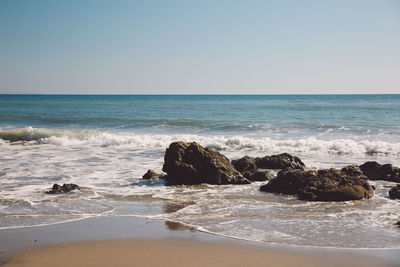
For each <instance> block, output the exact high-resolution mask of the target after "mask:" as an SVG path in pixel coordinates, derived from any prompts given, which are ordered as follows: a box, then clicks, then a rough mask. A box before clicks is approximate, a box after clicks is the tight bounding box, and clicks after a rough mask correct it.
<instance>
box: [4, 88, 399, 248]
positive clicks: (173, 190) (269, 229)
mask: <svg viewBox="0 0 400 267" xmlns="http://www.w3.org/2000/svg"><path fill="white" fill-rule="evenodd" d="M173 141H196V142H198V143H199V144H201V145H203V146H206V147H209V148H212V149H215V150H218V151H219V152H221V153H222V154H224V155H226V156H227V157H228V158H229V159H230V160H233V159H237V158H240V157H242V156H245V155H249V156H266V155H273V154H278V153H283V152H287V153H290V154H292V155H295V156H297V157H299V158H300V159H302V160H303V162H304V163H305V164H306V166H307V167H309V168H313V169H321V168H331V167H335V168H341V167H343V166H346V165H350V164H362V163H364V162H365V161H370V160H376V161H378V162H379V163H391V164H394V165H395V166H400V157H399V156H400V95H0V229H10V228H18V227H31V226H41V225H49V224H56V223H63V222H67V221H73V220H82V219H84V218H88V217H95V216H137V217H144V218H149V219H155V220H161V221H165V222H166V226H167V227H170V228H171V229H172V230H173V229H175V228H174V226H176V225H177V224H174V222H175V223H180V224H183V225H185V226H188V227H191V228H194V229H198V230H200V231H204V232H208V233H212V234H216V235H221V236H228V237H232V238H237V239H244V240H250V241H257V242H263V243H268V244H280V245H293V246H297V245H298V246H316V247H344V248H382V249H385V248H400V230H399V229H398V228H397V227H396V226H395V225H394V224H395V223H396V222H397V221H399V220H400V214H399V210H400V202H399V201H398V200H391V199H389V198H388V190H389V188H390V187H392V186H394V185H395V184H394V183H391V182H385V181H371V184H373V185H374V186H375V187H376V192H375V196H374V197H373V198H371V199H367V200H361V201H346V202H339V203H333V202H307V201H300V200H297V199H296V197H293V196H283V195H275V194H268V193H263V192H260V191H259V187H260V186H261V185H263V184H265V182H254V183H252V184H250V185H222V186H216V185H205V184H204V185H198V186H165V185H164V183H163V182H162V181H144V180H142V179H141V177H142V175H143V174H144V173H145V172H146V171H147V170H148V169H153V170H155V171H157V172H160V171H161V168H162V164H163V156H164V153H165V149H166V148H167V147H168V145H169V144H170V143H171V142H173ZM54 183H59V184H63V183H76V184H79V185H80V186H81V187H82V190H80V191H76V192H73V193H70V194H65V195H48V194H45V191H46V190H48V189H50V188H51V186H52V185H53V184H54ZM171 222H173V223H171Z"/></svg>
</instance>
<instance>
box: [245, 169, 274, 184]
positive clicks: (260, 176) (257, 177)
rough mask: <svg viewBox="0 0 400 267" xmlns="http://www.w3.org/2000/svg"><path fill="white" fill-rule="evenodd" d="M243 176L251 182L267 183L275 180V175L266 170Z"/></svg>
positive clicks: (247, 173)
mask: <svg viewBox="0 0 400 267" xmlns="http://www.w3.org/2000/svg"><path fill="white" fill-rule="evenodd" d="M243 176H244V177H246V178H247V179H249V180H250V181H252V182H257V181H258V182H260V181H269V180H272V179H273V178H275V175H274V174H273V173H272V172H271V171H268V170H264V171H256V172H245V173H243Z"/></svg>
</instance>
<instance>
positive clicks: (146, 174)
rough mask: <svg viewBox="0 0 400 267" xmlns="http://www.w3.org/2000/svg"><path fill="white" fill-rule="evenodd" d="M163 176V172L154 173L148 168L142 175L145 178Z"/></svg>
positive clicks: (160, 177)
mask: <svg viewBox="0 0 400 267" xmlns="http://www.w3.org/2000/svg"><path fill="white" fill-rule="evenodd" d="M164 177H165V174H162V173H156V172H155V171H153V170H148V171H147V172H146V173H145V174H144V175H143V176H142V178H143V179H146V180H156V179H163V178H164Z"/></svg>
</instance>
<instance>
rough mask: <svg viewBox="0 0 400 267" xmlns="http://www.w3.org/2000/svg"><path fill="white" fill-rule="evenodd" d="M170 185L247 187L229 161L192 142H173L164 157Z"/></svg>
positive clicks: (244, 179) (164, 166) (246, 181)
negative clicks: (232, 185)
mask: <svg viewBox="0 0 400 267" xmlns="http://www.w3.org/2000/svg"><path fill="white" fill-rule="evenodd" d="M163 171H164V172H166V173H167V175H166V176H165V177H164V179H165V180H166V182H167V184H169V185H173V184H186V185H194V184H201V183H208V184H248V183H250V181H249V180H248V179H246V178H244V177H243V176H242V174H241V173H239V172H238V171H237V170H236V169H235V168H234V167H233V165H232V164H231V163H230V161H229V160H228V159H227V158H226V157H225V156H224V155H222V154H220V153H219V152H217V151H214V150H212V149H208V148H204V147H202V146H201V145H199V144H197V143H195V142H193V143H186V142H174V143H171V144H170V145H169V148H167V151H166V152H165V156H164V165H163Z"/></svg>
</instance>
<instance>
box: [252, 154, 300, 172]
mask: <svg viewBox="0 0 400 267" xmlns="http://www.w3.org/2000/svg"><path fill="white" fill-rule="evenodd" d="M255 162H256V166H257V168H262V169H273V170H276V169H281V170H289V169H299V170H305V169H306V165H305V164H304V163H303V162H302V161H301V160H300V159H299V158H298V157H295V156H292V155H290V154H288V153H282V154H279V155H272V156H265V157H262V158H255Z"/></svg>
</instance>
